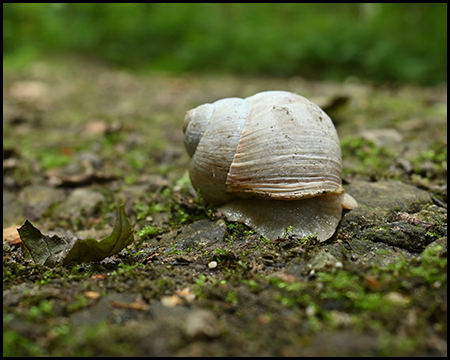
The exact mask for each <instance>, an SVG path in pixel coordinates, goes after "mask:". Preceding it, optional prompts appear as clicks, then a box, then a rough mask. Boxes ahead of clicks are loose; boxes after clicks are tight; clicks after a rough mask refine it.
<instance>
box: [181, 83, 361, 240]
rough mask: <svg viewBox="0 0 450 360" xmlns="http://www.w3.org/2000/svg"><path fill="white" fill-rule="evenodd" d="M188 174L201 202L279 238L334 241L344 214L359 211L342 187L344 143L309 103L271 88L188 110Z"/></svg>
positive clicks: (266, 235)
mask: <svg viewBox="0 0 450 360" xmlns="http://www.w3.org/2000/svg"><path fill="white" fill-rule="evenodd" d="M183 131H184V134H185V139H184V144H185V147H186V150H187V152H188V154H189V156H190V157H191V161H190V164H189V175H190V179H191V182H192V185H193V186H194V188H195V189H196V190H198V191H199V192H200V194H201V196H202V197H203V199H204V200H205V201H206V202H208V203H210V204H212V205H214V206H216V207H218V210H219V211H220V212H221V213H223V214H224V215H225V216H226V217H227V218H228V219H229V220H231V221H239V222H243V223H245V224H246V225H248V226H249V227H251V228H253V229H254V230H256V231H257V232H258V233H260V234H261V235H263V236H265V237H267V238H269V239H276V238H279V237H282V236H283V234H284V233H285V232H286V229H287V228H288V227H292V230H291V232H290V233H295V234H296V235H298V236H301V237H303V236H307V235H313V234H317V237H318V239H319V240H321V241H325V240H327V239H328V238H330V237H331V236H332V235H333V233H334V232H335V230H336V228H337V226H338V224H339V221H340V219H341V217H342V210H343V209H349V210H350V209H353V208H355V207H357V203H356V201H355V200H354V199H353V198H352V197H351V196H350V195H348V194H345V190H344V188H343V187H342V180H341V175H342V157H341V147H340V144H339V138H338V136H337V132H336V129H335V127H334V125H333V122H332V121H331V119H330V118H329V117H328V115H327V114H326V113H325V112H324V111H323V110H322V109H320V108H319V107H318V106H317V105H315V104H314V103H312V102H311V101H309V100H308V99H306V98H304V97H302V96H299V95H297V94H294V93H290V92H286V91H266V92H261V93H258V94H255V95H253V96H250V97H248V98H246V99H241V98H227V99H222V100H218V101H216V102H214V103H213V104H204V105H201V106H199V107H197V108H195V109H192V110H190V111H188V112H187V114H186V116H185V119H184V125H183Z"/></svg>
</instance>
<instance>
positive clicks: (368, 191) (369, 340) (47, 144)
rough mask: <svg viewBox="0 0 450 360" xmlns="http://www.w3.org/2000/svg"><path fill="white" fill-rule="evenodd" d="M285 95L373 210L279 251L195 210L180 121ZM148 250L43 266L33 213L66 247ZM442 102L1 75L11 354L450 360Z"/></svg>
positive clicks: (175, 80) (229, 83)
mask: <svg viewBox="0 0 450 360" xmlns="http://www.w3.org/2000/svg"><path fill="white" fill-rule="evenodd" d="M265 90H286V91H292V92H295V93H298V94H300V95H303V96H305V97H307V98H309V99H310V100H312V101H313V102H315V103H317V104H318V105H319V106H321V107H322V108H323V109H324V110H325V111H326V112H327V113H328V114H329V115H330V117H331V118H332V119H333V121H334V123H335V125H336V128H337V131H338V134H339V137H340V141H341V146H342V151H343V167H344V174H343V180H344V185H345V187H346V191H347V192H348V193H349V194H351V195H352V196H353V197H355V199H356V200H357V201H358V203H359V207H358V209H356V210H353V211H351V212H349V213H348V214H346V215H345V216H344V217H343V219H342V221H341V224H340V226H339V228H338V230H337V231H336V233H335V235H334V236H333V237H332V238H331V239H329V240H327V241H326V242H323V243H319V242H318V241H317V240H315V239H314V238H313V237H312V238H308V239H298V238H296V237H295V236H289V235H288V236H286V239H278V240H277V241H269V240H267V239H265V238H262V237H260V236H258V234H256V233H254V232H252V231H251V230H250V229H248V228H247V227H245V226H243V225H240V224H237V223H230V222H227V221H226V220H224V219H222V218H220V217H217V216H215V213H214V211H213V209H208V208H206V207H205V206H204V205H203V204H201V203H198V202H197V200H196V194H195V192H194V191H193V190H192V188H191V186H190V182H189V177H188V173H187V166H188V162H189V157H188V155H187V154H186V152H185V149H184V145H183V132H182V124H183V118H184V115H185V112H186V111H187V110H189V109H191V108H194V107H196V106H198V105H200V104H203V103H207V102H214V101H215V100H218V99H221V98H226V97H235V96H238V97H247V96H250V95H253V94H255V93H257V92H260V91H265ZM122 204H124V205H125V210H126V213H127V216H128V219H129V221H130V222H131V224H132V226H133V227H134V232H135V233H134V242H133V244H131V245H130V246H128V248H127V249H126V250H122V251H121V252H119V253H118V254H117V255H114V256H110V257H107V258H106V259H104V260H102V261H97V262H86V263H82V264H79V265H76V266H62V265H61V264H53V265H51V266H50V265H48V266H47V265H39V264H36V263H35V262H33V261H32V260H31V259H30V258H29V257H28V256H26V255H25V253H24V252H23V251H22V250H23V248H22V246H21V239H20V238H19V236H18V233H17V229H18V228H20V227H21V226H22V225H23V224H24V223H25V221H26V220H27V219H28V220H29V221H30V222H31V223H32V224H33V225H34V226H35V227H36V228H38V229H39V230H40V231H41V232H42V233H43V234H46V235H54V234H56V235H58V236H60V237H63V238H65V239H66V240H67V241H68V242H69V243H74V242H75V241H77V240H80V239H86V238H88V237H93V238H95V239H102V238H104V237H106V236H108V235H109V234H111V232H112V230H113V226H114V221H115V214H116V210H117V208H118V207H119V206H120V205H122ZM446 207H447V89H446V84H445V85H443V86H441V87H432V88H424V87H418V86H413V85H401V84H389V85H382V86H380V85H378V86H376V85H373V84H371V83H366V82H364V81H361V80H358V79H349V80H348V81H346V82H344V83H332V82H329V83H328V82H312V81H307V80H305V79H302V78H300V77H298V78H290V79H280V78H262V77H258V78H256V77H245V76H241V77H238V76H224V75H220V76H219V75H197V74H186V75H183V76H174V75H168V74H140V73H131V72H129V71H124V70H117V69H113V68H111V67H108V66H106V65H104V64H101V63H95V62H87V61H83V60H79V59H73V58H57V59H52V60H46V61H41V62H35V63H32V64H30V65H29V66H27V67H25V68H21V69H6V70H5V71H4V75H3V228H4V239H3V355H4V356H172V355H175V356H265V355H266V356H446V355H447V209H446Z"/></svg>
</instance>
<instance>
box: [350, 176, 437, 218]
mask: <svg viewBox="0 0 450 360" xmlns="http://www.w3.org/2000/svg"><path fill="white" fill-rule="evenodd" d="M346 192H347V193H349V194H350V195H352V196H353V197H354V198H355V199H356V201H358V208H357V209H355V210H352V211H351V212H350V213H349V214H347V215H346V216H345V217H344V219H345V220H346V221H355V220H357V221H358V222H359V220H358V219H361V218H364V220H365V221H367V220H370V221H380V220H382V219H386V218H392V217H393V215H394V213H395V212H399V211H404V212H409V213H412V212H416V211H419V210H420V209H421V208H422V207H423V206H425V205H427V204H431V203H432V200H431V197H430V195H429V194H428V193H427V192H426V191H423V190H420V189H418V188H416V187H414V186H411V185H406V184H403V183H401V182H398V181H392V180H388V181H379V182H375V183H371V182H365V181H357V182H355V183H353V184H351V185H349V186H348V187H347V188H346Z"/></svg>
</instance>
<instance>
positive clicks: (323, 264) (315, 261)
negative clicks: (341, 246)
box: [306, 252, 342, 270]
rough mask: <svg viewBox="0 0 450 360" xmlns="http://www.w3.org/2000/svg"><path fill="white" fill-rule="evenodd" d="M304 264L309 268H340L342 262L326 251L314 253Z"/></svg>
mask: <svg viewBox="0 0 450 360" xmlns="http://www.w3.org/2000/svg"><path fill="white" fill-rule="evenodd" d="M306 266H307V267H308V268H309V269H311V270H324V269H326V268H328V269H337V268H342V262H340V261H338V260H337V259H336V258H335V257H334V256H333V255H331V254H330V253H328V252H320V253H318V254H316V255H314V256H313V257H312V258H311V259H310V260H309V261H308V263H307V264H306Z"/></svg>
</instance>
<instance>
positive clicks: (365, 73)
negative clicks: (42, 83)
mask: <svg viewBox="0 0 450 360" xmlns="http://www.w3.org/2000/svg"><path fill="white" fill-rule="evenodd" d="M446 27H447V4H440V3H416V4H413V3H405V4H403V3H395V4H384V3H383V4H378V3H376V4H375V3H371V4H363V3H361V4H330V3H327V4H322V3H318V4H295V3H287V4H279V3H260V4H248V3H235V4H216V3H210V4H196V3H194V4H192V3H185V4H180V3H178V4H172V3H171V4H166V3H162V4H161V3H155V4H145V3H144V4H143V3H139V4H137V3H133V4H130V3H108V4H101V3H52V4H47V3H33V4H30V3H28V4H21V3H9V4H3V54H4V58H5V55H14V58H13V59H11V63H13V62H14V63H17V61H18V59H19V60H21V59H22V60H21V62H23V58H24V57H27V56H28V57H34V56H36V55H39V54H46V53H58V52H59V53H65V52H74V53H76V54H85V55H89V56H94V57H98V58H101V59H106V60H108V61H111V62H114V63H117V64H120V65H124V66H128V67H133V68H139V67H150V68H151V69H152V70H155V69H156V70H168V71H209V72H211V71H213V72H237V73H243V74H270V75H282V76H294V75H296V76H297V75H299V76H303V77H307V78H316V79H325V78H326V79H328V78H334V79H344V78H346V77H348V76H352V75H353V76H359V77H364V78H371V79H375V80H399V81H412V82H419V83H424V84H433V83H440V82H445V81H446V76H447V35H446V34H447V30H446Z"/></svg>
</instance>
